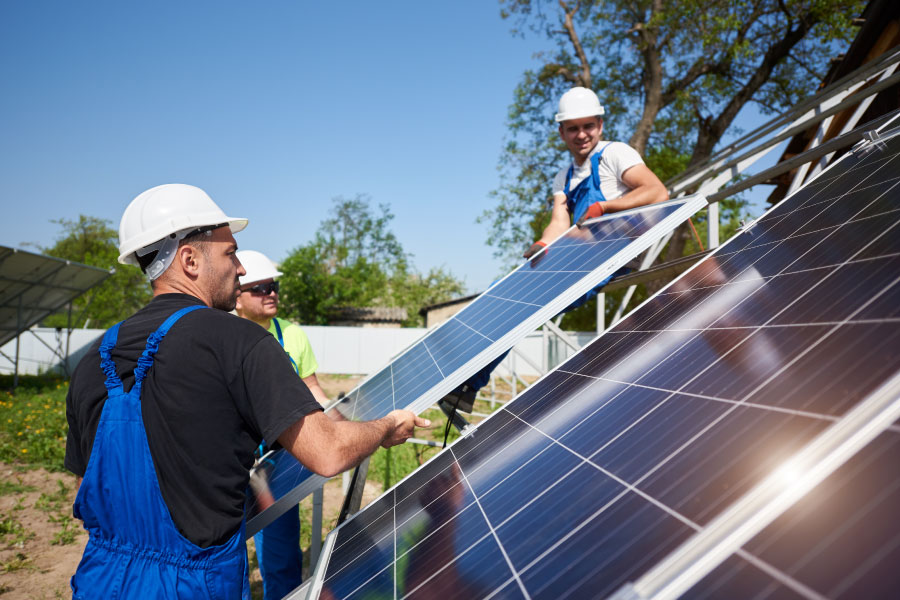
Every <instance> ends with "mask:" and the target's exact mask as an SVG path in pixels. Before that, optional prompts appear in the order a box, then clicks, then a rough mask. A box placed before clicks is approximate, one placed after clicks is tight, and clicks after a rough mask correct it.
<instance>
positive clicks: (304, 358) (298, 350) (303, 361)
mask: <svg viewBox="0 0 900 600" xmlns="http://www.w3.org/2000/svg"><path fill="white" fill-rule="evenodd" d="M276 319H277V317H276ZM276 319H272V322H271V323H270V324H269V333H271V334H272V335H274V336H275V338H276V339H277V338H278V331H277V330H276V329H275V321H276ZM277 321H278V324H279V325H281V335H282V337H283V338H284V350H285V352H287V353H288V356H290V357H291V358H292V359H294V368H295V369H296V370H297V374H298V375H300V377H301V378H303V377H309V376H310V375H312V374H313V373H315V372H316V370H318V368H319V363H317V362H316V355H315V354H313V350H312V346H310V345H309V338H308V337H306V333H305V332H304V331H303V330H302V329H300V326H299V325H294V324H293V323H290V322H289V321H285V320H284V319H277Z"/></svg>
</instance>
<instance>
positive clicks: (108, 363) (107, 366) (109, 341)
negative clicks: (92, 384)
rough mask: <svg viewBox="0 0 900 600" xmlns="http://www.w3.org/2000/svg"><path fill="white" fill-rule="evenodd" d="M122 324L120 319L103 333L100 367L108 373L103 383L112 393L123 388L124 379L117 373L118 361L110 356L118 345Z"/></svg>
mask: <svg viewBox="0 0 900 600" xmlns="http://www.w3.org/2000/svg"><path fill="white" fill-rule="evenodd" d="M121 324H122V321H119V322H118V323H116V324H115V325H113V326H112V327H110V328H109V329H107V330H106V333H104V334H103V341H102V342H100V368H101V369H103V372H104V373H106V381H104V382H103V385H105V386H106V390H107V391H108V392H110V393H112V392H114V391H116V390H121V389H122V380H121V379H119V376H118V375H117V374H116V363H114V362H113V360H112V356H110V352H111V351H112V349H113V348H115V347H116V340H118V339H119V326H120V325H121Z"/></svg>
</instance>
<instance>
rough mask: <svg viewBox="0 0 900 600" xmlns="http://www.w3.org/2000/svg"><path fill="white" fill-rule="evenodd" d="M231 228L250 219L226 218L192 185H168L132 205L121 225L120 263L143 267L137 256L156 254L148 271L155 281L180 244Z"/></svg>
mask: <svg viewBox="0 0 900 600" xmlns="http://www.w3.org/2000/svg"><path fill="white" fill-rule="evenodd" d="M214 225H223V226H224V225H228V226H229V227H230V228H231V232H232V233H237V232H238V231H240V230H241V229H243V228H244V227H246V226H247V219H236V218H234V217H229V216H226V215H225V213H224V212H222V209H221V208H219V206H218V205H217V204H216V203H215V202H213V201H212V198H210V197H209V196H208V195H207V194H206V192H204V191H203V190H201V189H200V188H198V187H194V186H192V185H185V184H183V183H167V184H165V185H159V186H156V187H154V188H150V189H149V190H147V191H146V192H144V193H142V194H140V195H139V196H138V197H137V198H135V199H134V200H132V201H131V204H129V205H128V208H126V209H125V212H124V213H123V214H122V220H121V221H120V222H119V262H120V263H121V264H123V265H125V264H129V265H136V266H140V264H139V263H138V260H137V256H136V255H135V253H138V254H140V255H141V256H144V255H146V254H149V253H151V252H156V253H157V255H156V258H155V259H154V261H153V263H151V265H148V266H147V268H146V273H147V275H148V276H149V277H150V279H151V280H152V279H156V277H158V276H159V275H161V274H162V273H163V272H164V271H165V270H166V269H167V268H168V267H169V265H170V264H171V262H172V258H173V256H174V252H175V250H176V249H177V247H178V241H179V240H181V239H182V238H184V237H185V236H186V235H188V234H189V233H191V232H192V231H194V230H196V229H198V228H202V227H212V226H214Z"/></svg>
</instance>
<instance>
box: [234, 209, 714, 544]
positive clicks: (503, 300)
mask: <svg viewBox="0 0 900 600" xmlns="http://www.w3.org/2000/svg"><path fill="white" fill-rule="evenodd" d="M704 205H705V201H704V200H703V199H702V198H697V197H693V198H683V199H679V200H676V201H670V202H666V203H661V204H654V205H651V206H647V207H642V208H640V209H635V210H632V211H624V212H621V213H616V214H614V215H610V216H608V217H604V218H602V219H600V220H598V221H596V222H593V223H589V224H588V225H587V226H585V227H584V228H575V227H573V228H572V229H570V230H569V231H568V232H567V233H566V234H565V235H564V236H562V237H561V238H560V239H558V240H557V241H555V242H554V243H553V244H551V245H550V246H549V247H548V248H547V249H546V250H545V251H544V253H543V254H542V255H540V256H539V257H538V258H537V259H533V260H532V261H530V262H528V263H525V264H524V265H522V266H521V267H519V268H518V269H516V270H515V271H513V272H512V273H510V274H509V275H508V276H506V277H504V278H503V279H501V280H500V281H498V282H497V283H496V284H495V285H493V286H492V287H491V288H490V289H489V290H487V291H486V292H485V293H484V294H482V295H481V296H479V297H478V298H477V299H476V300H475V301H473V302H472V303H471V304H469V305H468V306H467V307H466V308H464V309H463V310H462V311H460V312H459V313H457V314H456V315H455V316H454V317H453V318H451V319H450V320H449V321H446V322H445V323H443V324H441V325H440V326H439V327H437V328H436V329H434V330H432V331H430V332H429V333H428V334H426V336H425V337H423V338H422V339H421V340H420V341H419V342H417V343H416V344H413V345H412V346H411V347H410V348H408V349H407V350H406V351H405V352H404V353H402V354H401V355H400V356H398V357H397V358H396V359H394V360H393V361H392V362H391V363H390V364H389V365H387V366H386V367H385V368H383V369H381V370H380V371H378V372H377V373H375V374H374V375H372V376H371V377H370V378H368V379H367V380H366V381H364V382H363V383H362V384H361V385H360V386H359V387H357V388H356V389H355V390H353V391H351V392H350V394H348V397H347V398H346V399H345V401H344V402H342V403H340V404H339V405H337V406H336V407H335V409H336V410H339V411H341V413H342V414H344V415H345V416H346V417H348V418H352V419H354V420H370V419H376V418H380V417H382V416H384V415H386V414H387V413H389V412H390V411H391V410H394V409H396V408H409V409H411V410H413V411H415V412H421V411H422V410H424V409H425V408H427V407H428V406H430V405H431V404H433V403H434V402H435V401H437V400H438V399H439V398H441V397H442V396H443V395H444V394H446V393H447V392H449V391H451V390H452V389H453V388H454V387H455V386H456V385H458V384H460V383H462V382H463V381H464V380H465V379H466V378H467V377H469V376H471V375H472V374H474V373H475V372H476V371H477V370H478V369H480V368H481V367H483V366H484V365H486V364H488V363H489V362H490V361H491V360H492V359H494V358H495V357H496V356H499V355H500V354H501V353H502V352H504V351H506V350H507V349H509V348H510V347H511V346H512V345H513V344H514V343H515V342H516V341H518V340H519V339H521V338H522V337H524V336H525V335H527V333H528V332H530V331H532V330H534V329H535V328H537V327H538V326H539V325H541V324H542V323H543V322H545V321H546V320H548V319H549V318H551V317H552V316H554V315H555V314H556V313H558V312H559V311H560V310H562V309H563V308H565V307H566V306H567V305H568V304H569V303H571V302H573V301H574V300H576V299H577V298H578V297H580V296H582V295H583V294H584V293H585V292H587V291H588V290H589V289H591V288H592V287H594V286H595V285H597V284H598V283H599V282H600V281H602V280H603V279H604V278H606V277H608V276H609V275H611V274H612V273H613V272H615V271H616V270H617V269H618V268H620V267H621V266H623V265H624V264H625V263H626V262H628V261H629V260H631V259H632V258H634V257H635V256H637V255H638V254H639V253H640V252H642V251H643V250H645V249H646V248H648V247H649V245H650V244H651V243H653V242H654V241H655V240H657V239H659V238H661V237H662V236H663V235H665V234H666V233H667V232H669V231H671V230H672V229H674V228H675V227H676V226H677V225H678V224H680V223H681V222H682V221H684V220H685V219H686V218H687V217H688V216H690V215H692V214H693V213H694V212H696V211H697V210H699V209H700V208H701V207H702V206H704ZM282 454H284V453H283V451H282ZM290 463H293V464H292V465H291V464H290ZM323 482H324V480H323V479H322V478H319V477H316V476H313V475H312V474H311V473H310V472H309V471H308V470H306V469H305V468H303V467H302V466H301V465H300V464H299V463H297V462H296V461H293V460H292V459H291V458H290V457H289V456H286V455H285V456H283V457H280V458H279V469H278V470H277V471H276V472H275V474H274V475H273V476H272V488H273V490H275V491H276V497H277V498H278V501H277V502H276V505H275V506H274V507H273V508H270V509H268V510H267V511H265V516H262V513H261V514H260V515H256V516H254V517H253V518H252V519H251V520H250V521H249V523H248V532H249V534H252V533H254V532H255V531H257V530H258V529H259V528H260V527H263V526H265V524H267V523H268V522H271V520H272V519H273V518H275V517H276V516H278V515H279V514H281V513H282V512H283V511H284V510H286V509H288V508H289V507H290V506H292V505H293V504H296V502H297V501H299V500H300V499H302V498H303V497H304V496H305V495H306V494H308V493H310V492H312V490H313V489H315V487H317V486H319V485H321V484H322V483H323ZM285 490H290V491H288V492H286V493H285V492H284V491H285ZM254 510H255V509H254V507H252V506H251V507H250V510H249V513H250V514H253V513H254ZM260 517H262V518H260Z"/></svg>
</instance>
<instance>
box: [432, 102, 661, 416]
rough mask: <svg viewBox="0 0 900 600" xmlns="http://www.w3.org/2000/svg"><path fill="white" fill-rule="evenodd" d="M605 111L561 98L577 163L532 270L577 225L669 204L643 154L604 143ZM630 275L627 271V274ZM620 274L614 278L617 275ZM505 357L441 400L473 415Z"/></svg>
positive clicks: (561, 182)
mask: <svg viewBox="0 0 900 600" xmlns="http://www.w3.org/2000/svg"><path fill="white" fill-rule="evenodd" d="M603 112H604V111H603V107H602V106H601V105H600V99H599V98H597V94H595V93H594V92H592V91H591V90H589V89H587V88H583V87H576V88H572V89H571V90H569V91H568V92H566V93H565V94H563V96H562V98H560V100H559V112H558V113H557V115H556V121H557V122H558V123H559V136H560V137H561V138H562V140H563V141H564V142H565V143H566V147H567V148H568V149H569V153H570V154H571V155H572V163H571V164H570V165H569V166H566V167H564V168H563V169H562V170H560V171H559V173H557V175H556V177H555V178H554V180H553V212H552V214H551V216H550V224H549V225H547V227H546V228H545V229H544V233H543V235H541V238H540V239H539V240H538V241H536V242H535V243H534V244H532V245H531V247H530V248H528V250H526V251H525V254H524V257H525V258H532V257H534V258H533V259H532V261H531V264H532V266H534V265H536V264H537V263H538V262H540V260H541V259H542V258H543V257H544V256H546V252H545V253H542V254H538V253H539V252H540V251H541V250H542V249H543V248H544V247H546V246H547V244H549V243H550V242H552V241H553V240H555V239H556V238H558V237H559V236H561V235H562V234H563V233H565V232H566V231H567V230H568V229H569V227H570V226H571V223H572V222H573V221H574V222H575V223H576V224H577V225H578V226H581V225H582V224H583V223H584V222H585V221H587V220H588V219H593V218H595V217H600V216H603V215H604V214H606V213H611V212H616V211H619V210H626V209H629V208H635V207H637V206H643V205H645V204H652V203H654V202H664V201H666V200H668V199H669V192H668V190H666V186H664V185H663V184H662V182H661V181H660V180H659V178H658V177H657V176H656V175H654V174H653V171H651V170H650V169H648V168H647V165H645V164H644V161H643V160H642V159H641V155H640V154H638V153H637V151H636V150H635V149H634V148H632V147H631V146H629V145H628V144H623V143H622V142H607V141H604V140H603V119H602V118H601V116H602V115H603ZM626 272H627V271H626ZM613 275H615V274H613ZM613 275H611V276H610V277H609V278H607V279H606V280H604V281H601V282H600V283H599V284H597V286H596V287H595V288H594V289H593V290H591V291H589V292H588V293H587V294H585V295H584V296H582V297H581V298H579V299H578V300H576V301H575V302H573V303H572V304H571V305H570V306H569V307H567V308H566V309H565V310H564V311H563V312H568V311H569V310H572V309H574V308H578V307H579V306H581V305H582V304H584V303H585V302H587V301H588V300H590V299H591V298H593V297H594V296H596V295H597V290H598V289H600V288H601V287H603V286H604V285H606V284H607V282H608V281H609V279H612V277H613ZM505 357H506V353H504V354H501V355H500V356H498V357H497V358H495V359H494V360H493V361H491V363H490V364H488V365H486V366H485V367H483V368H482V369H481V370H480V371H478V372H477V373H475V374H474V375H473V376H472V377H470V378H469V379H468V380H466V381H465V382H464V383H463V384H461V385H460V386H459V387H457V388H456V389H454V390H453V391H452V392H450V393H449V394H448V395H447V396H445V397H444V398H442V399H441V402H443V403H444V404H445V405H446V406H447V407H449V408H450V409H453V410H461V411H463V412H472V407H473V403H474V401H475V395H476V394H477V393H478V390H479V389H481V388H482V387H484V386H485V385H486V384H487V383H488V382H489V381H490V378H491V372H492V371H493V370H494V368H495V367H496V366H497V365H498V364H499V363H500V362H501V361H502V360H503V359H504V358H505Z"/></svg>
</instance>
